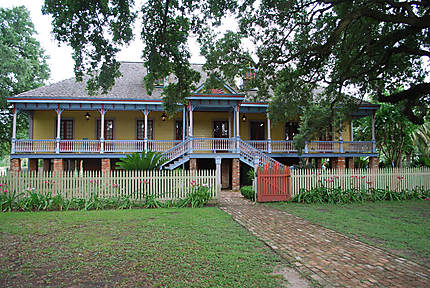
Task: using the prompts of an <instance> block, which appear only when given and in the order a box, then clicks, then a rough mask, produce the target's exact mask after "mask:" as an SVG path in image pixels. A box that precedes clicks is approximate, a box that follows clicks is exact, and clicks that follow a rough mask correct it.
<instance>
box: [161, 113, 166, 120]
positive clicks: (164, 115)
mask: <svg viewBox="0 0 430 288" xmlns="http://www.w3.org/2000/svg"><path fill="white" fill-rule="evenodd" d="M166 119H167V115H166V113H164V112H163V114H161V120H162V121H166Z"/></svg>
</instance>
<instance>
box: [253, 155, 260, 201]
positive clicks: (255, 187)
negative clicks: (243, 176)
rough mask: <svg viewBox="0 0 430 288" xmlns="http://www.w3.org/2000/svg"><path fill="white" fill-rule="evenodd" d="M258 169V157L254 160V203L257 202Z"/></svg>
mask: <svg viewBox="0 0 430 288" xmlns="http://www.w3.org/2000/svg"><path fill="white" fill-rule="evenodd" d="M258 167H260V157H258V156H256V157H255V158H254V183H253V184H254V185H253V186H254V193H255V194H254V197H255V200H254V201H255V202H257V200H258V177H257V173H258Z"/></svg>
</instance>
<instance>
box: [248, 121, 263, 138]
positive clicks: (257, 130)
mask: <svg viewBox="0 0 430 288" xmlns="http://www.w3.org/2000/svg"><path fill="white" fill-rule="evenodd" d="M250 124H251V133H250V134H251V135H250V136H251V137H250V138H251V140H266V129H265V127H266V125H265V123H264V121H253V122H251V123H250Z"/></svg>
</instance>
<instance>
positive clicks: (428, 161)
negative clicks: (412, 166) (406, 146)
mask: <svg viewBox="0 0 430 288" xmlns="http://www.w3.org/2000/svg"><path fill="white" fill-rule="evenodd" d="M412 141H413V143H414V146H415V147H416V150H417V152H418V153H417V154H418V162H419V164H420V165H425V166H427V167H429V166H430V121H429V119H428V118H427V119H426V121H425V122H424V124H423V125H421V126H419V127H418V128H417V129H416V130H415V131H414V132H413V133H412Z"/></svg>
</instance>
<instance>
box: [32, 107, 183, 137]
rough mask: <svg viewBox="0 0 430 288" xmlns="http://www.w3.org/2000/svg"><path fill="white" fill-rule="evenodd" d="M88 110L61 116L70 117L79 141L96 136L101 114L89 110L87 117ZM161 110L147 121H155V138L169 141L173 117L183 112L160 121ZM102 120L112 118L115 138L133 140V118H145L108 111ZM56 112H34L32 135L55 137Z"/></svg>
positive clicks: (70, 112) (64, 113) (135, 114)
mask: <svg viewBox="0 0 430 288" xmlns="http://www.w3.org/2000/svg"><path fill="white" fill-rule="evenodd" d="M85 113H87V111H64V112H63V113H62V114H61V118H62V119H73V123H74V131H73V132H74V139H77V140H82V139H84V138H87V139H90V140H91V139H95V138H96V121H97V119H100V113H99V112H97V111H90V112H89V113H90V115H91V119H90V120H86V119H85V117H84V115H85ZM161 114H162V113H161V112H151V113H149V115H148V119H149V120H153V123H154V138H155V139H157V140H171V139H173V138H174V135H175V134H174V133H175V132H174V120H175V119H182V113H178V114H177V115H175V117H174V118H173V119H167V120H166V121H161ZM105 119H106V120H108V119H113V120H114V139H115V140H127V139H136V120H137V119H144V115H143V113H142V112H140V111H108V112H107V113H106V114H105ZM56 121H57V114H56V112H54V111H35V112H34V116H33V138H34V139H55V137H56V135H55V126H56Z"/></svg>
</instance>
